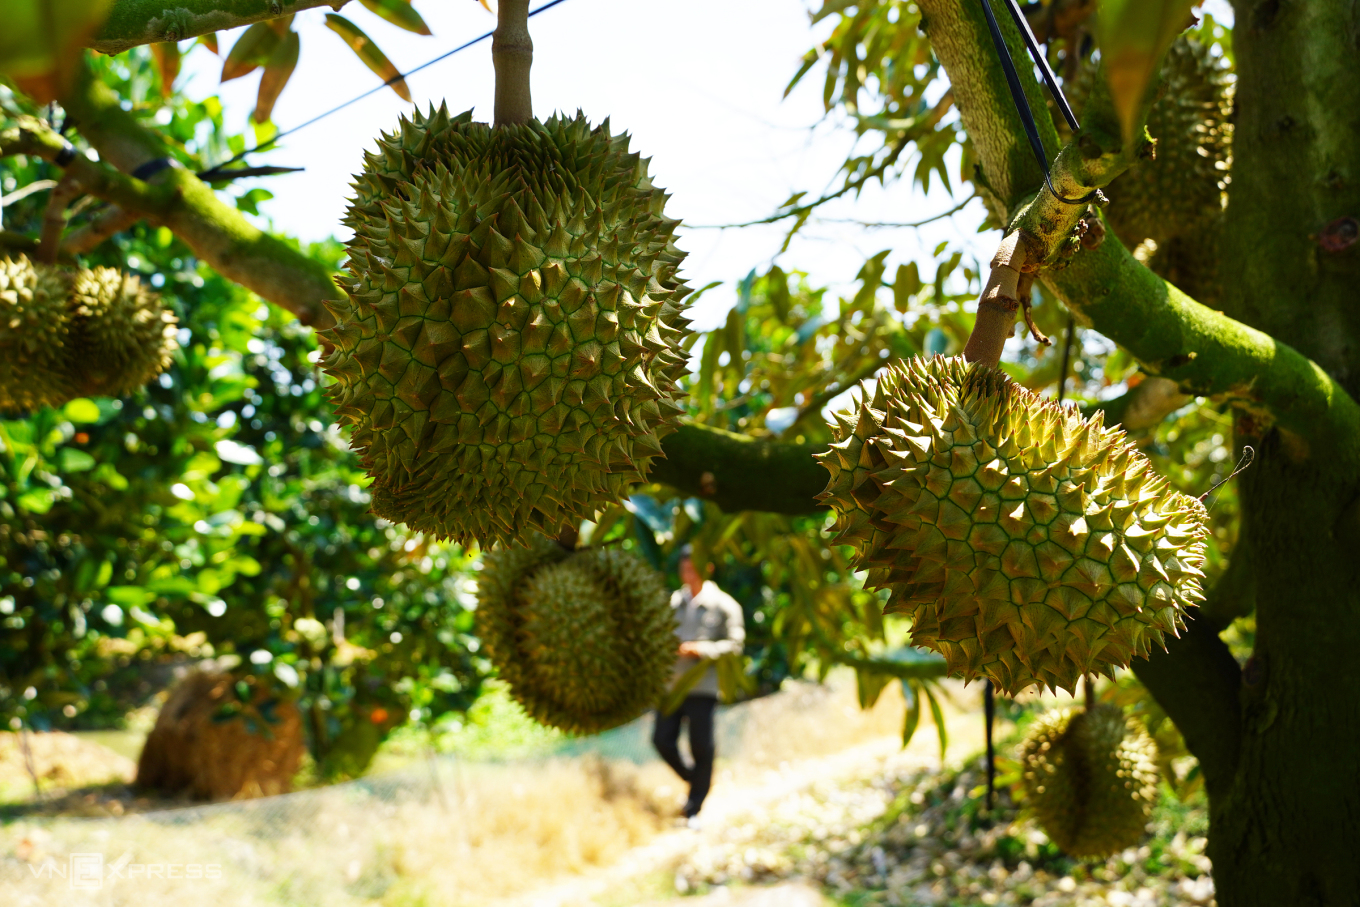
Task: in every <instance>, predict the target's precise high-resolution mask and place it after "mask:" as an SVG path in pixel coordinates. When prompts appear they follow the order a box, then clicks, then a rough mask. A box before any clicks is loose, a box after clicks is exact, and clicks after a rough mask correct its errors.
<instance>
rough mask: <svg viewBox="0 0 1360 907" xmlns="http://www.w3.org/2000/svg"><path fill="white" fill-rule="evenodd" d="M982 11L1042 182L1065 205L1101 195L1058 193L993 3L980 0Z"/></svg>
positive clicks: (1081, 202)
mask: <svg viewBox="0 0 1360 907" xmlns="http://www.w3.org/2000/svg"><path fill="white" fill-rule="evenodd" d="M980 2H981V3H982V11H983V13H985V14H986V16H987V28H988V30H990V31H991V33H992V43H993V44H995V45H996V53H997V56H998V57H1000V58H1001V68H1002V70H1003V71H1005V73H1006V84H1007V85H1008V86H1009V87H1010V90H1011V100H1012V101H1014V102H1015V109H1016V112H1017V113H1019V114H1020V123H1021V125H1023V126H1024V128H1025V137H1026V138H1028V139H1029V146H1030V148H1031V149H1033V151H1034V157H1035V159H1036V160H1038V162H1039V169H1040V170H1042V171H1043V172H1044V185H1046V186H1047V187H1048V191H1049V192H1051V193H1052V194H1053V197H1054V198H1056V199H1057V200H1058V201H1060V202H1062V203H1064V204H1067V205H1084V204H1086V203H1087V202H1090V201H1092V200H1094V199H1095V198H1097V197H1098V196H1099V195H1100V190H1099V189H1092V190H1091V191H1090V192H1088V193H1087V194H1086V195H1084V196H1082V197H1081V198H1067V197H1066V196H1063V195H1059V194H1058V190H1057V189H1054V188H1053V180H1052V179H1051V178H1050V177H1049V175H1048V153H1047V152H1046V151H1044V143H1043V140H1042V139H1041V138H1039V127H1038V125H1037V124H1036V123H1035V122H1034V113H1033V111H1031V110H1030V109H1029V100H1028V99H1027V98H1026V97H1025V89H1024V88H1023V87H1022V86H1021V85H1020V76H1019V75H1017V74H1016V72H1015V62H1014V61H1013V60H1011V52H1010V50H1009V49H1008V48H1007V47H1006V39H1005V38H1004V37H1002V35H1001V26H1000V25H998V24H997V21H996V16H995V14H993V13H992V5H991V3H989V2H988V0H980Z"/></svg>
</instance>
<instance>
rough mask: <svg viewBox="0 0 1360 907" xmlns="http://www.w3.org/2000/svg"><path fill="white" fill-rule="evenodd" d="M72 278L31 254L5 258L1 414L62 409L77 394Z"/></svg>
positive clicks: (0, 307)
mask: <svg viewBox="0 0 1360 907" xmlns="http://www.w3.org/2000/svg"><path fill="white" fill-rule="evenodd" d="M70 291H71V278H70V276H69V275H68V274H67V273H66V272H65V271H63V270H61V269H59V268H55V267H52V266H50V265H44V264H34V263H33V262H32V261H29V259H28V258H27V256H24V255H20V256H18V257H17V258H8V257H0V410H19V411H25V412H26V411H29V410H34V409H39V408H41V407H43V406H61V405H63V404H64V403H66V401H68V400H70V399H71V398H72V397H73V396H75V394H74V392H73V388H72V382H71V375H70V350H69V348H68V342H69V333H70V317H69V310H68V306H67V299H68V297H69V296H70Z"/></svg>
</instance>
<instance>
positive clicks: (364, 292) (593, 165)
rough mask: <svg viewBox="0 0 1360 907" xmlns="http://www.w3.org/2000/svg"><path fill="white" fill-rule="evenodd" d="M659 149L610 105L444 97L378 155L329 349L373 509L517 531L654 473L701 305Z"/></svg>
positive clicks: (492, 534)
mask: <svg viewBox="0 0 1360 907" xmlns="http://www.w3.org/2000/svg"><path fill="white" fill-rule="evenodd" d="M647 164H648V161H647V160H644V159H642V158H640V157H639V156H638V155H637V154H635V153H629V151H628V138H627V136H626V135H618V136H614V135H611V134H610V132H609V124H608V122H607V121H606V122H605V123H604V124H602V125H600V126H598V127H595V128H591V127H590V125H589V124H588V123H587V122H586V121H585V119H584V118H583V117H582V116H580V115H579V114H578V116H577V117H575V118H574V119H569V118H562V117H553V118H551V119H549V120H548V121H547V122H539V121H537V120H532V121H530V122H528V123H526V124H524V125H514V126H505V125H502V126H497V127H496V128H494V129H493V128H491V127H490V126H488V125H486V124H484V123H474V122H472V118H471V114H470V113H465V114H462V115H460V116H457V117H450V116H449V115H448V112H447V111H446V110H445V109H443V108H441V109H440V110H438V111H434V110H431V112H430V114H429V116H427V117H422V116H420V115H419V114H417V115H416V116H415V118H414V119H412V120H405V119H403V120H402V123H401V130H400V132H399V133H398V134H394V135H390V136H384V137H383V138H382V140H381V141H380V142H379V148H378V152H377V153H375V154H369V155H368V156H367V158H366V162H365V167H364V171H363V173H361V174H360V175H359V176H358V178H357V179H356V181H355V193H356V197H355V200H354V204H353V206H352V207H351V208H350V212H349V215H348V218H347V221H346V222H347V223H348V224H349V225H350V226H351V227H353V229H354V234H355V235H354V239H353V240H351V241H350V244H349V254H350V271H351V273H352V275H353V279H352V280H351V281H349V282H348V284H347V286H346V292H347V294H348V298H347V299H345V300H340V301H338V302H335V303H330V304H329V305H330V306H331V311H332V312H333V314H334V315H335V319H336V324H335V326H334V327H333V328H332V329H330V330H329V331H328V332H327V334H326V337H327V339H328V340H329V342H330V343H332V344H334V347H335V349H334V352H333V353H332V354H331V355H330V356H329V357H328V358H327V360H326V363H325V368H326V370H327V372H329V373H330V375H331V376H332V377H334V379H335V383H334V384H333V385H332V388H331V399H332V400H333V402H334V403H335V405H336V410H337V413H338V415H339V416H340V418H341V419H342V420H344V421H345V422H347V423H348V424H349V425H350V426H351V430H352V445H353V446H354V448H355V449H356V450H358V451H360V452H361V454H362V457H363V463H364V465H365V468H366V469H367V470H368V472H369V474H370V475H371V476H372V477H373V485H372V495H373V510H374V512H375V513H377V514H378V515H379V516H382V517H385V518H387V519H390V520H394V521H397V522H402V523H405V524H407V525H408V526H410V527H411V528H413V529H417V530H420V531H423V532H429V533H431V534H433V535H436V536H440V537H451V538H454V539H456V540H458V541H460V542H464V543H466V542H469V541H472V540H476V541H478V542H481V543H484V544H487V545H489V544H490V543H492V542H497V541H499V542H503V543H514V542H521V543H522V542H524V541H525V540H527V539H528V538H529V537H530V536H531V535H532V534H533V533H536V532H542V533H544V534H546V535H550V536H557V535H559V534H560V533H561V531H563V530H564V529H566V528H567V527H569V526H572V525H575V524H576V523H577V522H578V521H579V520H580V519H582V518H588V517H590V516H592V515H593V514H594V513H595V512H596V511H597V510H598V509H599V508H601V507H602V506H604V505H606V504H608V503H611V502H614V501H617V500H618V499H619V498H620V496H621V495H623V493H624V491H625V489H626V487H627V486H628V485H629V484H630V483H634V482H638V481H640V480H641V479H642V478H643V477H645V476H646V474H647V471H648V468H649V466H650V463H651V460H652V458H653V457H656V456H659V455H660V454H661V447H660V444H659V443H658V442H659V439H660V438H661V437H662V436H663V435H665V434H667V433H669V432H670V431H673V430H674V428H675V417H676V416H677V415H678V414H679V413H680V412H681V407H680V406H679V405H678V404H677V403H676V402H675V401H676V397H677V396H678V395H679V393H680V392H679V390H678V389H677V386H676V381H677V380H678V378H679V376H680V375H681V373H682V372H683V370H684V355H683V353H682V351H681V348H680V346H679V340H680V338H681V336H682V330H683V329H684V328H685V326H686V325H688V323H689V322H688V320H687V319H686V318H684V316H683V315H682V314H681V308H682V307H681V300H683V298H684V297H685V296H686V295H687V294H688V293H689V290H688V288H686V287H685V285H684V283H683V282H682V281H681V280H679V279H678V278H677V277H676V268H677V267H678V265H679V263H680V261H681V259H682V258H683V255H682V254H681V253H680V252H679V251H678V250H677V249H676V248H675V245H674V243H673V242H672V235H673V233H674V230H675V227H676V225H677V224H678V223H679V222H678V221H675V220H670V219H667V218H666V217H664V216H663V215H662V208H663V206H664V204H665V201H666V198H667V195H666V194H665V193H664V192H663V191H662V190H660V189H657V188H656V187H654V186H653V185H652V182H651V179H650V178H649V177H648V175H647Z"/></svg>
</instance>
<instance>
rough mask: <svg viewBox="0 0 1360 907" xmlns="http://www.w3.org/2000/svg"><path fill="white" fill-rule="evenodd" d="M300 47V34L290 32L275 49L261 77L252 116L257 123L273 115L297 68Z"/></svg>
mask: <svg viewBox="0 0 1360 907" xmlns="http://www.w3.org/2000/svg"><path fill="white" fill-rule="evenodd" d="M299 47H300V42H299V39H298V33H297V32H295V31H289V32H288V34H286V35H284V36H283V38H282V39H281V40H280V41H279V43H278V46H277V47H275V48H274V53H272V54H270V56H269V63H268V64H266V66H265V68H264V74H263V75H261V76H260V90H259V93H258V94H257V96H256V99H255V112H254V113H252V114H251V118H252V119H254V120H255V122H257V123H263V122H265V121H266V120H268V119H269V118H270V116H272V115H273V113H274V102H275V101H277V100H278V99H279V94H280V93H281V92H282V91H283V86H285V85H287V84H288V79H289V77H291V76H292V75H293V70H294V69H296V68H297V62H298V50H299Z"/></svg>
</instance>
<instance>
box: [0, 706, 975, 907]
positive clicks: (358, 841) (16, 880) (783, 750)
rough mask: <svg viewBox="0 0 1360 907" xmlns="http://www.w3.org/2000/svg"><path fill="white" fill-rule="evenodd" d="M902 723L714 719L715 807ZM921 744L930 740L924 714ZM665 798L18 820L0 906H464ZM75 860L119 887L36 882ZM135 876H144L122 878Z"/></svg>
mask: <svg viewBox="0 0 1360 907" xmlns="http://www.w3.org/2000/svg"><path fill="white" fill-rule="evenodd" d="M965 695H967V694H965ZM643 720H644V721H647V719H643ZM901 721H902V698H901V694H900V692H899V691H898V690H897V688H896V686H893V687H890V688H889V690H888V691H886V692H885V694H884V696H883V697H882V700H881V701H880V702H879V704H878V705H877V707H876V708H875V709H873V710H872V711H871V712H867V713H865V712H861V711H860V710H859V708H858V706H857V704H856V702H855V698H854V685H853V682H850V683H848V684H847V683H844V682H841V683H837V684H834V685H833V686H832V687H831V688H825V687H815V686H812V685H807V684H795V685H791V687H790V688H789V689H788V690H786V691H785V692H783V693H780V694H779V695H777V696H772V697H767V698H766V699H762V700H759V701H756V702H753V703H748V704H746V705H743V706H741V707H738V708H736V709H732V710H729V711H728V712H727V713H726V716H725V718H724V719H723V723H722V725H720V727H721V731H720V735H719V736H720V740H719V746H720V759H719V774H718V778H717V783H716V786H715V791H714V796H715V797H721V796H723V790H724V787H725V786H726V785H733V786H735V785H738V784H742V783H745V781H744V779H747V778H750V777H754V776H756V775H768V774H769V772H770V771H771V770H777V769H778V768H779V766H780V765H781V764H782V763H784V762H792V761H795V760H800V759H806V758H809V757H814V756H819V755H824V754H828V753H834V752H839V751H841V750H844V749H846V748H848V747H851V746H854V745H856V744H859V743H863V742H866V741H870V740H883V739H884V738H885V737H892V736H895V735H897V734H900V732H901ZM649 727H650V726H649V725H648V726H647V728H648V729H649ZM918 733H920V734H922V735H923V736H925V735H933V733H934V732H933V728H931V727H930V726H929V720H928V718H927V719H926V720H925V721H923V723H922V727H921V729H920V731H919V732H918ZM638 739H639V740H642V739H643V737H642V735H641V734H640V735H639V737H638ZM432 767H433V768H434V771H433V772H432ZM436 779H437V781H438V783H434V781H435V780H436ZM729 789H730V788H729ZM680 794H681V787H680V785H679V783H678V782H677V780H676V779H675V778H674V776H673V775H671V774H670V772H669V770H668V769H667V768H666V767H665V766H663V765H661V764H660V763H659V762H655V761H652V762H647V763H644V764H642V765H634V764H632V763H630V762H627V761H605V760H603V759H600V758H599V757H596V756H586V757H580V758H572V759H555V760H540V761H518V762H508V763H504V764H485V763H482V764H478V763H470V762H467V761H455V760H441V761H439V762H438V763H428V762H418V763H416V764H412V765H409V766H408V767H407V768H405V769H404V770H402V771H400V772H397V773H393V774H389V775H384V776H379V777H375V778H371V779H368V780H367V781H365V782H360V783H356V784H348V785H338V786H336V787H332V788H321V789H317V790H309V791H301V792H298V793H294V794H290V795H287V796H282V797H271V798H264V799H260V800H254V801H246V802H236V803H224V804H216V805H211V806H203V807H193V808H189V809H185V810H180V811H178V812H174V813H165V812H161V813H148V814H145V815H133V816H125V817H123V818H119V819H66V818H56V819H51V818H43V819H36V818H33V819H23V820H19V821H14V822H11V823H10V824H9V825H7V826H0V904H5V905H15V907H29V905H31V907H39V905H42V907H48V905H52V907H60V905H65V904H82V905H85V904H90V905H110V907H112V905H122V904H136V905H138V907H161V905H165V907H170V905H171V904H172V903H173V904H174V905H175V907H181V905H182V904H183V903H184V902H185V900H186V899H188V900H189V901H191V902H192V903H194V904H196V905H199V904H201V905H212V907H237V905H240V907H245V905H272V904H326V905H327V907H349V905H357V904H383V905H389V907H402V905H425V904H428V905H436V904H437V905H441V907H443V905H479V904H485V903H487V902H489V901H494V900H496V899H499V898H503V897H506V896H511V895H515V894H518V893H523V892H526V891H531V890H534V889H537V888H539V887H541V886H542V885H543V884H544V883H545V882H547V881H548V880H552V879H556V878H561V877H563V876H566V875H571V874H574V873H581V872H586V871H590V870H592V869H594V868H597V867H600V866H605V865H608V864H610V863H612V862H613V861H615V860H617V859H618V858H619V857H620V856H621V855H622V854H623V853H624V852H625V851H627V850H629V849H630V848H633V847H636V846H637V845H639V844H642V843H644V842H645V841H647V840H648V839H650V838H651V837H653V836H654V835H655V834H656V833H657V832H658V831H659V830H661V829H662V828H665V827H668V826H669V825H670V822H671V816H672V815H673V812H674V809H675V807H676V805H677V803H678V800H679V797H680ZM80 852H90V853H100V854H103V856H104V860H105V861H106V863H113V862H114V861H116V860H118V859H119V858H120V857H123V855H124V854H127V856H126V858H125V860H126V862H127V864H128V865H127V866H125V867H124V869H123V873H122V874H123V876H124V878H119V879H113V880H110V881H108V882H106V884H105V885H104V887H103V888H102V889H101V890H97V891H74V892H73V891H72V890H71V889H70V886H69V882H68V881H67V880H66V879H64V878H62V877H61V876H60V875H53V872H52V870H44V866H46V865H49V864H47V863H46V862H45V861H49V860H50V861H53V863H52V864H51V865H53V866H56V867H60V868H62V869H65V867H66V865H67V863H66V861H67V856H68V854H71V853H80ZM157 864H165V865H164V866H163V868H162V869H161V871H162V872H163V873H168V872H169V871H170V868H169V867H170V865H178V866H179V867H180V868H179V869H178V872H179V873H180V874H181V875H182V874H184V873H186V872H188V871H189V868H188V864H201V865H217V866H220V878H217V879H195V880H188V879H159V878H148V877H147V876H148V874H149V873H151V872H154V871H155V870H154V868H153V867H155V866H157ZM135 866H146V867H148V868H147V869H142V870H136V872H137V877H136V878H129V877H127V876H128V874H129V872H130V871H132V867H135ZM35 873H37V874H38V875H44V874H45V875H46V876H47V877H41V878H39V877H35Z"/></svg>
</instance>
